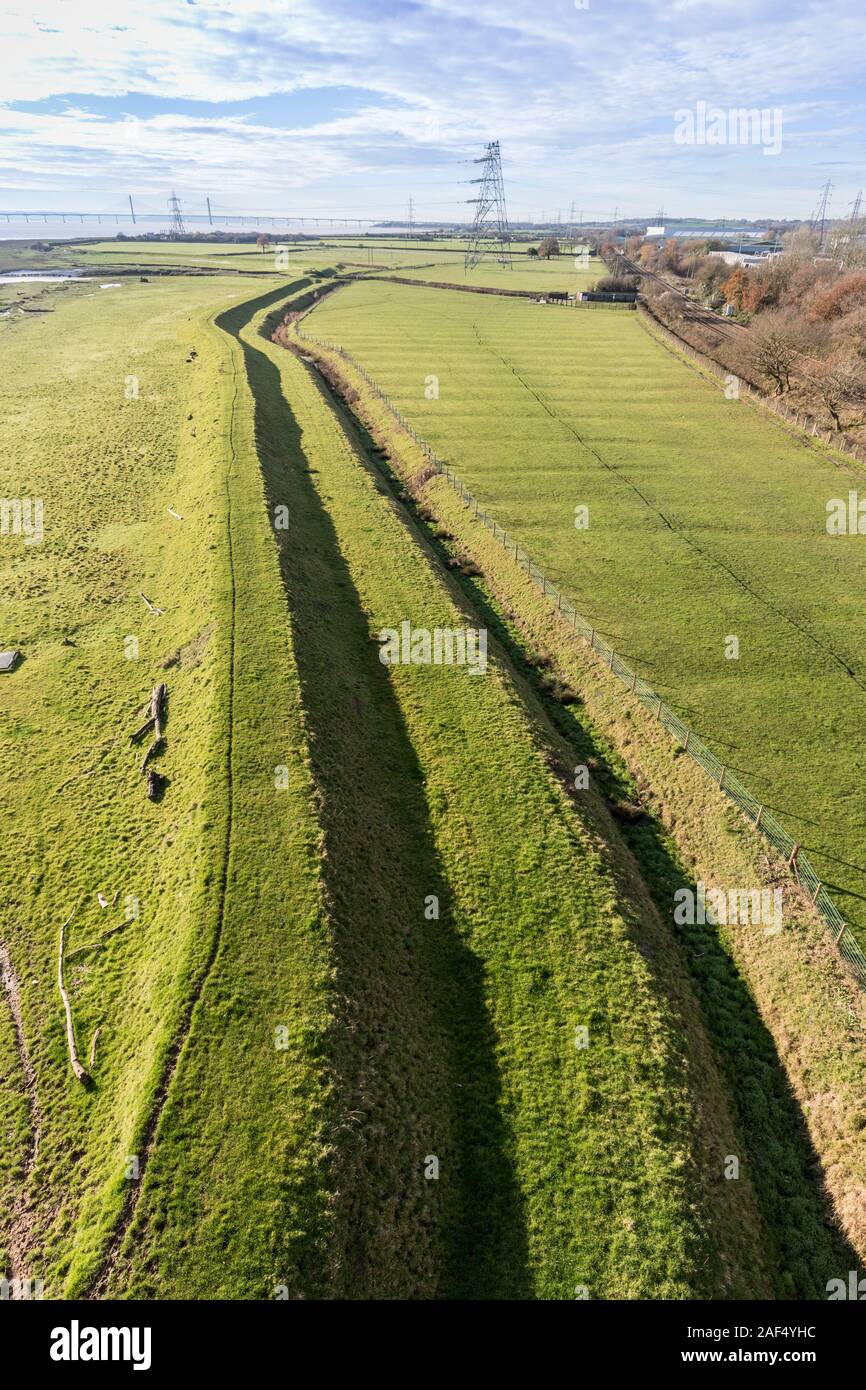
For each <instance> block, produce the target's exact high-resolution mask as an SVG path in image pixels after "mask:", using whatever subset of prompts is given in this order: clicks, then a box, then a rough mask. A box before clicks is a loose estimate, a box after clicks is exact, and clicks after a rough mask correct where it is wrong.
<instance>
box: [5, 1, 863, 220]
mask: <svg viewBox="0 0 866 1390" xmlns="http://www.w3.org/2000/svg"><path fill="white" fill-rule="evenodd" d="M864 34H866V23H864V19H863V17H862V13H861V10H860V7H859V3H855V0H833V3H830V2H829V0H802V3H800V4H799V5H798V6H797V7H796V8H792V7H791V6H790V5H789V4H787V3H785V4H782V3H781V0H761V2H760V3H759V0H725V3H722V0H641V2H640V3H639V2H638V0H590V5H589V8H588V9H586V10H582V9H577V8H576V7H575V5H574V3H573V0H550V2H549V3H548V4H546V5H543V6H532V5H528V4H526V3H525V0H472V3H470V0H421V3H418V4H403V3H400V0H391V2H390V3H386V4H383V3H382V0H270V3H267V4H266V3H263V0H225V3H222V0H197V3H195V4H192V3H185V2H184V0H147V2H146V3H142V0H112V3H111V5H108V4H106V3H105V0H100V3H94V0H75V3H69V0H38V11H36V12H35V13H34V11H33V10H32V9H30V10H29V11H25V9H24V7H23V5H20V6H19V7H18V8H17V9H15V8H12V9H9V8H7V9H6V10H5V11H4V12H3V13H2V14H0V45H2V47H3V50H4V53H5V54H6V55H7V61H6V64H5V68H6V73H5V80H4V90H3V97H4V100H5V101H6V102H7V103H8V102H15V101H18V102H20V101H30V102H32V101H41V100H45V99H47V98H52V97H57V96H60V95H63V94H66V93H76V94H80V99H79V100H78V101H77V103H76V109H75V110H72V109H69V110H67V111H66V112H65V113H63V114H48V113H46V112H44V111H39V110H36V111H13V110H9V109H8V108H7V109H6V110H4V109H3V107H2V106H0V127H2V128H3V130H4V132H5V133H4V137H3V149H2V153H0V167H2V169H3V171H4V175H5V181H6V183H7V185H9V186H10V187H13V188H15V189H16V193H15V194H14V195H9V196H10V197H11V198H12V200H13V201H14V202H18V201H19V198H20V194H19V193H18V192H17V190H23V189H28V188H29V189H33V190H56V191H57V193H58V195H61V194H62V195H64V196H65V197H66V198H67V199H69V198H73V199H77V200H78V201H79V202H80V201H81V199H82V198H84V197H87V198H90V199H91V200H92V201H91V204H90V205H91V206H92V205H94V202H93V200H95V201H97V202H98V201H99V199H100V198H102V200H103V201H104V196H105V195H106V194H110V195H111V196H112V198H113V202H112V204H111V205H112V206H113V205H118V204H119V201H121V200H122V199H123V198H124V197H125V194H126V193H127V192H128V191H129V190H130V189H131V190H132V191H136V190H140V191H141V192H142V194H145V195H146V194H147V193H149V192H152V194H153V196H154V197H156V196H158V195H159V196H161V195H162V192H163V190H164V188H165V185H166V183H170V182H177V183H178V185H179V186H181V188H182V186H183V185H184V181H185V180H186V183H187V185H189V186H190V187H191V189H198V190H201V189H203V188H209V189H211V190H213V189H215V188H217V187H228V188H230V189H231V190H232V194H231V196H232V197H234V198H235V199H236V201H237V202H238V203H240V202H244V201H246V202H247V204H249V200H250V199H252V200H253V201H254V202H258V204H259V210H264V209H265V208H267V207H275V206H282V205H283V203H284V201H285V199H286V198H287V197H292V198H294V197H295V196H296V194H300V193H301V192H302V191H304V190H306V191H308V192H309V196H310V198H311V199H313V200H314V201H315V202H316V204H317V206H324V205H328V206H334V205H336V204H340V205H341V206H343V207H345V206H346V203H347V200H348V201H351V200H352V199H354V200H355V201H356V203H358V204H359V206H360V203H361V202H363V204H364V206H365V207H366V208H368V209H374V208H376V207H381V209H382V210H388V209H390V210H393V209H394V208H395V207H396V206H398V205H402V203H403V202H404V201H405V197H406V195H407V193H408V192H414V194H415V196H416V199H417V201H418V205H419V215H421V216H423V215H424V214H423V210H422V209H423V204H424V197H423V194H424V191H425V188H426V190H427V197H428V202H429V205H430V208H431V209H432V208H434V207H435V208H437V209H441V210H442V211H437V213H435V214H434V215H444V209H445V208H446V206H447V205H448V204H450V215H456V214H457V213H459V211H460V208H461V202H460V200H461V198H462V197H463V196H464V195H465V193H466V192H467V191H468V190H466V189H464V188H461V186H460V185H459V183H458V180H459V179H460V178H461V177H465V175H466V168H465V166H464V167H462V168H461V166H459V165H458V164H457V163H456V162H455V161H456V158H457V157H458V155H464V156H465V154H466V153H468V152H470V151H472V150H474V149H476V148H478V147H479V145H480V143H481V142H482V141H483V140H485V139H488V138H492V137H494V136H495V137H498V138H500V139H501V140H502V142H503V147H504V151H505V155H506V160H507V174H508V177H509V181H510V187H511V188H513V189H514V198H516V200H517V201H518V202H519V203H520V205H521V208H520V211H521V212H524V211H526V210H529V206H534V207H535V208H536V209H537V208H538V207H539V206H540V204H541V203H545V204H546V206H547V207H548V208H549V207H551V206H553V205H556V204H557V203H559V204H565V205H567V203H568V202H569V201H570V199H571V197H572V196H575V197H577V198H578V200H580V198H581V197H583V199H584V201H586V202H594V203H595V204H596V205H598V203H599V200H600V199H601V201H602V203H603V202H605V201H606V200H608V199H609V200H610V201H611V202H617V203H618V204H619V205H620V207H621V208H625V207H630V208H631V209H632V210H634V211H639V210H641V209H644V210H645V209H646V207H647V206H650V207H651V206H653V205H654V204H656V203H658V202H659V201H661V199H662V197H664V199H665V200H666V201H667V203H668V205H669V208H670V207H672V203H673V201H676V202H678V203H680V204H681V210H682V211H684V212H686V211H688V212H701V211H715V210H718V211H723V210H725V209H726V208H727V207H728V206H729V205H731V204H732V203H733V204H736V200H737V198H739V199H740V200H741V201H740V204H739V205H737V207H736V210H737V211H741V212H747V211H748V208H747V207H746V206H745V204H746V203H747V202H748V203H749V204H750V205H751V206H755V204H754V198H755V197H759V198H760V207H761V209H766V210H771V209H772V206H773V197H774V188H773V186H772V185H771V186H768V177H769V176H770V175H768V169H767V161H766V160H764V161H762V160H761V159H760V154H759V152H755V151H751V150H745V151H739V152H738V153H739V156H740V157H739V159H733V160H728V161H727V162H726V177H725V186H724V187H723V188H719V189H718V190H716V192H715V197H716V202H715V204H714V205H713V207H711V208H707V207H706V206H702V207H698V206H696V204H695V202H694V201H691V202H690V201H689V191H690V187H694V186H696V184H695V183H694V179H695V172H696V170H697V169H698V167H700V169H701V179H700V182H701V183H702V184H703V185H704V186H705V188H706V191H705V193H704V195H703V200H702V201H703V202H704V203H705V200H706V199H707V198H711V197H712V196H713V193H714V190H713V189H712V178H713V177H714V176H715V174H716V171H717V170H718V168H719V167H720V161H719V158H718V157H717V156H714V155H713V154H712V153H710V152H707V151H706V150H704V151H702V152H699V158H698V156H695V154H694V152H692V157H691V158H679V157H677V151H676V149H675V147H674V146H673V144H672V140H671V136H672V130H673V113H674V112H675V111H676V110H677V109H678V108H681V107H683V106H687V105H691V104H693V103H694V102H695V101H697V100H705V101H707V102H709V103H711V104H721V105H724V106H754V105H757V106H781V107H782V109H783V112H784V116H785V130H786V135H787V136H788V139H787V140H786V146H785V151H784V153H783V156H782V157H781V158H780V160H779V162H778V164H777V165H776V166H775V167H774V169H773V171H772V177H773V178H774V179H778V180H779V184H780V188H781V186H782V185H783V186H784V189H785V195H784V196H785V198H786V199H788V200H789V203H790V189H791V187H793V188H797V187H799V186H802V188H803V190H804V192H803V196H804V198H805V199H806V201H807V202H808V200H809V198H810V197H811V183H812V182H814V181H815V180H814V168H815V157H816V151H817V154H818V156H820V151H821V149H822V147H826V150H827V157H828V158H832V159H834V160H838V159H841V160H846V159H850V160H851V161H852V162H853V161H855V160H856V158H857V157H858V156H857V150H858V149H859V148H861V147H862V130H863V110H862V108H861V107H859V106H857V105H856V104H855V102H854V99H853V98H852V97H850V95H849V97H848V98H847V105H846V102H845V101H843V100H841V99H840V98H841V95H842V94H843V93H844V92H845V89H846V88H850V89H851V90H852V91H853V90H854V88H855V86H856V84H858V83H859V82H860V73H861V70H862V60H863V50H864V42H863V40H864ZM330 87H333V88H345V87H353V88H356V89H357V88H362V89H364V90H365V91H366V92H368V93H369V94H370V95H369V97H368V98H367V99H366V100H365V101H364V104H363V106H362V108H361V109H360V110H355V111H352V112H350V113H349V114H346V113H345V103H343V111H342V113H341V112H340V105H341V103H340V100H339V98H338V97H337V96H335V99H334V105H333V110H332V111H331V112H326V114H324V115H322V103H321V97H320V96H318V95H317V98H316V102H315V105H312V104H311V105H310V108H309V113H308V115H307V117H306V119H305V120H303V121H301V122H299V121H298V120H297V118H294V117H293V118H292V119H289V118H288V117H287V120H286V129H285V130H284V131H282V132H280V133H275V131H274V129H273V128H272V127H271V126H270V125H268V124H265V123H263V122H261V121H257V117H256V114H255V113H253V114H252V115H250V116H245V117H241V116H238V115H233V114H228V113H225V112H224V111H223V112H221V107H224V106H225V104H226V103H230V102H231V103H236V102H241V101H252V102H253V104H255V102H257V101H264V100H266V99H269V98H273V97H274V96H275V95H276V94H280V93H291V92H295V93H301V94H303V93H304V92H308V91H310V89H316V91H317V94H318V93H319V92H320V91H321V89H323V88H330ZM128 93H139V94H142V95H145V96H149V97H152V98H158V99H159V100H160V101H161V102H162V103H164V105H165V114H160V115H158V116H153V117H150V118H148V119H141V120H133V121H130V120H128V119H124V118H123V116H121V115H118V116H112V118H110V119H108V118H106V119H97V118H94V116H93V114H92V113H88V111H87V109H86V108H87V101H86V99H85V98H86V97H91V98H93V99H100V98H102V99H105V98H117V97H123V96H125V95H126V94H128ZM182 100H185V101H198V102H207V103H211V104H212V106H213V112H212V114H210V113H209V114H208V115H207V116H199V115H195V116H191V115H188V114H184V113H183V110H174V111H172V109H171V108H172V103H179V102H181V101H182ZM82 108H83V109H82ZM97 109H98V108H97ZM809 123H811V128H808V127H809ZM825 125H826V126H827V127H828V129H827V130H826V131H825V132H824V134H823V135H822V129H823V127H824V126H825ZM830 127H833V128H835V129H836V131H837V133H836V134H835V135H833V136H831V135H830V131H829V128H830ZM843 127H844V128H845V129H846V130H847V131H849V132H850V134H847V135H842V136H840V135H839V134H838V131H839V130H840V129H842V128H843ZM840 141H841V148H840V147H839V146H840ZM806 146H808V149H809V154H810V160H809V164H808V166H805V167H803V166H802V165H798V164H797V161H798V160H799V159H801V158H802V157H803V150H804V148H806ZM437 152H438V153H437ZM729 153H731V152H729ZM431 154H436V155H437V157H438V161H439V163H438V166H437V165H436V163H435V161H434V162H433V164H431V161H430V156H431ZM578 165H579V166H580V168H581V169H582V170H586V173H585V174H583V175H581V179H582V184H581V186H579V187H574V186H573V184H574V179H573V175H572V171H573V170H574V169H575V168H576V167H577V166H578ZM590 165H591V166H592V167H589V166H590ZM686 175H687V176H686ZM851 177H852V180H853V181H854V182H856V179H857V175H856V172H855V171H853V170H852V174H851ZM689 179H692V180H693V183H692V184H691V185H690V183H689ZM336 180H340V182H341V185H342V186H341V188H340V190H339V192H338V191H337V190H336V189H335V186H334V185H335V181H336ZM449 181H450V182H449ZM660 185H661V186H660ZM807 188H809V192H808V193H807V192H806V191H805V190H806V189H807ZM377 189H378V191H377ZM112 190H114V191H113V193H112ZM434 190H435V193H434ZM226 196H228V195H226ZM323 200H324V202H323ZM10 205H11V204H10V203H9V202H7V203H6V206H10ZM19 205H20V203H19ZM731 210H732V211H733V210H734V209H733V207H732V209H731ZM801 210H803V209H802V207H800V208H798V207H796V206H790V205H787V206H785V207H780V208H779V209H778V211H779V212H797V211H801Z"/></svg>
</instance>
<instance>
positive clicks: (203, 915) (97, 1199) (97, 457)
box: [0, 279, 248, 1296]
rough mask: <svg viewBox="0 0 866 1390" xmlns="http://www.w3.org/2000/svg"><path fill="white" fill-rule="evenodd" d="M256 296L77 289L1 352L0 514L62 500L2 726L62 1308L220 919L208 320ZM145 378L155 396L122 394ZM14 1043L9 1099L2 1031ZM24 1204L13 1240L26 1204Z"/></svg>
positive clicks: (25, 589) (220, 451) (215, 366)
mask: <svg viewBox="0 0 866 1390" xmlns="http://www.w3.org/2000/svg"><path fill="white" fill-rule="evenodd" d="M244 292H247V293H248V291H245V288H244V286H243V285H242V284H241V283H238V282H236V281H234V280H224V281H220V280H219V279H207V280H193V281H190V280H187V281H184V280H182V279H177V280H162V281H160V282H159V283H155V282H154V283H151V284H149V285H139V284H138V283H137V282H128V283H126V284H124V286H123V288H122V289H121V290H117V291H111V292H105V293H102V294H100V292H99V291H98V290H95V289H94V288H93V287H92V286H91V287H90V289H89V291H88V290H87V289H85V288H84V287H81V288H80V289H79V288H76V292H75V294H73V295H67V296H64V297H63V298H62V299H58V302H57V308H56V312H55V314H54V315H53V316H52V317H50V318H49V317H48V316H40V317H38V318H33V319H26V320H24V319H22V320H20V321H19V322H17V323H15V325H14V327H13V326H11V325H9V324H6V325H4V326H3V331H2V332H0V357H2V358H3V359H5V360H4V365H3V368H2V370H3V376H4V380H5V381H6V383H7V396H6V400H7V405H6V411H5V415H4V422H3V432H4V447H3V451H2V464H0V473H2V479H0V494H2V495H3V496H4V497H21V496H27V497H31V498H42V499H44V516H45V520H44V528H45V534H44V540H43V542H42V544H41V545H34V546H25V545H24V544H23V539H22V537H20V536H12V535H10V536H4V537H3V538H2V540H0V592H2V601H3V606H2V614H3V618H2V633H0V645H2V646H3V647H6V646H16V647H20V648H21V650H22V651H23V653H24V661H23V663H22V664H21V665H20V667H19V669H18V670H17V671H16V672H15V673H14V674H13V675H12V676H8V677H4V686H3V707H2V711H0V765H2V778H3V782H4V787H5V795H4V802H3V811H2V818H3V825H2V832H0V859H2V878H3V882H4V885H5V887H4V895H3V903H2V909H0V914H2V915H0V939H2V940H3V941H4V943H5V944H6V945H7V946H8V948H9V951H10V954H11V957H12V960H13V964H14V966H15V968H16V971H17V974H18V977H19V979H20V981H21V986H22V996H23V1011H24V1021H25V1026H26V1030H27V1034H28V1039H29V1043H30V1049H31V1055H32V1057H33V1062H34V1065H35V1068H36V1072H37V1078H38V1092H39V1100H40V1108H41V1111H42V1115H43V1121H44V1123H43V1133H42V1137H41V1143H40V1149H39V1161H38V1164H37V1168H36V1171H35V1174H34V1183H33V1191H32V1193H31V1194H29V1196H30V1197H31V1199H32V1200H33V1202H34V1207H35V1210H34V1221H35V1224H34V1229H33V1235H32V1239H31V1241H30V1248H29V1256H28V1262H29V1269H30V1273H31V1275H32V1277H41V1278H43V1279H44V1281H45V1288H46V1293H47V1294H49V1296H51V1295H53V1296H58V1295H59V1294H60V1293H61V1292H62V1291H63V1290H64V1289H65V1288H73V1287H77V1286H80V1284H81V1282H82V1280H85V1279H86V1277H87V1276H88V1273H89V1272H92V1270H93V1269H94V1267H95V1264H96V1262H97V1261H98V1259H99V1255H100V1250H101V1248H102V1244H103V1241H104V1239H105V1237H106V1236H107V1234H108V1232H109V1230H110V1229H111V1226H112V1224H113V1223H114V1222H115V1220H116V1218H117V1216H118V1214H119V1210H120V1205H121V1203H122V1201H123V1196H124V1192H125V1186H124V1181H123V1173H124V1170H125V1167H126V1161H127V1157H128V1156H129V1155H132V1154H135V1153H137V1152H138V1147H137V1146H138V1145H139V1143H140V1137H141V1132H142V1126H143V1124H144V1122H145V1117H146V1115H147V1113H148V1109H149V1104H150V1099H151V1097H152V1094H153V1091H154V1088H155V1086H156V1085H157V1082H158V1078H159V1075H160V1073H161V1069H162V1066H163V1063H164V1058H165V1056H166V1055H167V1052H168V1050H169V1048H170V1046H171V1041H172V1038H173V1036H174V1033H175V1031H176V1029H177V1026H178V1023H179V1020H180V1019H181V1018H182V1016H183V1009H184V1000H185V998H186V996H187V995H188V994H189V991H190V990H191V989H192V988H193V987H194V983H195V981H196V979H197V978H198V976H199V974H200V972H201V969H202V967H203V964H204V962H205V960H206V958H207V953H208V950H209V944H210V941H211V938H212V934H213V930H214V922H215V920H216V913H217V901H216V899H217V895H218V881H219V877H218V871H219V863H220V855H221V850H222V846H223V843H224V838H225V826H224V821H225V797H224V786H223V769H224V762H225V738H226V717H227V715H226V705H225V681H226V656H227V629H226V593H225V586H226V575H225V563H226V560H225V514H224V475H225V457H226V455H225V449H226V443H225V437H224V434H223V420H224V395H223V392H224V389H225V388H226V387H227V385H228V377H227V376H224V375H221V372H222V373H223V374H225V373H227V370H228V357H227V355H226V354H225V353H224V352H223V355H222V356H220V355H219V352H218V349H217V348H216V346H215V345H214V344H213V343H212V342H211V339H210V337H209V336H208V334H209V330H208V329H207V320H208V318H209V316H210V314H211V313H212V312H213V309H214V308H215V307H218V306H220V305H226V304H229V303H231V302H232V300H234V299H236V298H237V297H238V296H239V295H240V294H243V293H244ZM210 333H211V334H212V333H213V330H210ZM192 347H195V348H196V351H197V354H198V355H197V357H196V358H195V359H193V360H192V361H187V358H188V357H189V356H190V348H192ZM131 376H135V377H137V380H138V387H139V394H138V399H127V398H126V395H125V391H126V388H127V386H128V385H129V383H128V378H129V377H131ZM170 506H171V507H173V508H174V509H175V510H176V511H177V512H179V513H180V514H181V515H182V516H183V517H184V521H183V522H182V523H180V522H177V521H175V520H174V519H173V518H172V517H171V516H170V515H169V514H168V507H170ZM139 591H142V592H144V593H145V594H147V595H148V597H150V598H151V599H152V600H153V601H154V602H155V603H156V604H157V605H158V606H160V607H164V609H165V613H164V615H163V616H162V617H161V618H157V617H155V616H154V615H153V614H151V613H150V612H149V610H148V609H147V608H146V606H145V604H144V603H143V601H142V599H141V598H140V597H139ZM64 638H66V639H67V640H68V643H69V645H64ZM130 639H134V640H135V641H137V643H138V648H137V656H136V657H135V659H128V653H130V652H132V651H134V648H133V646H132V645H131V643H130ZM178 653H179V656H177V659H174V658H175V654H178ZM166 661H171V665H170V666H169V667H168V668H167V669H166V666H165V663H166ZM162 679H165V680H166V681H167V683H168V686H169V723H168V728H167V738H168V744H167V750H166V753H165V755H164V756H163V757H162V758H161V759H160V766H161V768H162V770H163V771H164V773H165V774H166V775H167V776H168V777H169V778H170V784H169V788H168V791H167V793H166V796H165V798H164V800H163V801H162V803H160V804H158V805H154V804H152V803H150V802H149V801H148V800H147V798H146V796H145V793H144V783H143V779H142V778H140V777H139V776H138V770H137V764H138V761H139V760H140V757H141V753H140V752H138V753H136V751H135V750H132V749H130V747H129V745H128V738H127V736H128V734H129V733H130V732H131V731H132V730H133V729H135V728H136V727H137V725H138V724H139V723H140V722H141V716H140V714H138V713H137V711H138V708H139V706H140V705H141V703H142V701H144V700H146V699H147V698H148V696H149V692H150V690H151V688H152V687H153V685H155V684H156V682H157V681H158V680H162ZM97 891H102V892H103V893H104V894H106V895H107V896H108V897H109V899H111V898H112V897H113V895H114V894H115V893H118V894H119V897H118V900H117V905H116V906H115V907H114V908H112V909H109V910H107V911H104V912H103V911H101V910H100V908H99V906H98V904H97V901H96V893H97ZM127 899H129V900H130V902H131V900H132V899H135V900H137V904H138V908H139V915H138V916H137V917H135V918H133V919H132V920H130V921H129V923H128V925H127V926H126V927H125V928H124V929H123V930H121V931H119V932H118V933H117V934H116V935H115V936H113V937H111V938H110V939H109V940H108V941H107V942H106V943H105V945H104V946H102V948H101V949H97V950H93V951H87V952H84V953H83V954H81V955H79V956H77V957H76V956H74V955H73V954H72V953H74V952H76V951H78V950H79V948H81V947H84V946H87V945H89V944H90V943H93V942H94V941H96V940H97V938H98V936H99V934H100V933H101V932H102V931H103V930H105V929H106V927H108V926H109V925H111V926H114V925H119V923H120V922H121V921H123V920H124V916H125V905H126V902H127ZM76 905H77V912H76V916H75V918H74V920H73V922H72V924H71V927H70V934H69V940H68V949H69V952H70V959H69V961H68V965H67V983H68V987H69V989H70V993H71V997H72V1007H73V1013H74V1019H75V1026H76V1030H77V1035H78V1042H79V1050H80V1052H81V1053H82V1055H83V1057H84V1059H85V1062H86V1059H87V1054H88V1052H89V1047H90V1040H91V1036H92V1034H93V1032H94V1029H95V1028H96V1027H97V1026H101V1028H102V1033H101V1036H100V1039H99V1045H98V1051H97V1056H96V1062H95V1064H94V1067H93V1075H94V1082H95V1085H94V1087H93V1089H92V1090H89V1091H86V1090H84V1089H83V1088H82V1087H81V1086H80V1085H79V1084H78V1083H77V1082H76V1081H75V1080H74V1078H73V1076H72V1072H71V1069H70V1067H69V1062H68V1058H67V1055H66V1044H65V1038H64V1032H63V1015H62V1006H61V1003H60V999H59V995H58V993H57V988H56V968H57V942H58V933H59V928H60V924H61V923H62V922H63V921H64V920H65V919H66V918H67V917H68V916H69V914H70V912H71V911H72V909H73V908H74V907H76ZM2 1046H3V1071H4V1076H6V1077H8V1078H11V1077H12V1076H14V1074H15V1070H16V1069H15V1066H14V1058H12V1057H11V1054H10V1045H9V1041H8V1040H7V1039H6V1038H5V1032H4V1039H3V1042H2ZM18 1161H19V1162H20V1158H19V1160H18ZM5 1176H8V1172H7V1173H6V1174H5ZM3 1195H4V1200H3V1202H2V1210H3V1213H4V1224H5V1221H6V1219H7V1218H8V1217H9V1215H10V1213H13V1193H12V1191H11V1188H10V1185H8V1184H7V1185H6V1187H5V1191H4V1194H3Z"/></svg>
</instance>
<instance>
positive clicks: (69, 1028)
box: [57, 908, 90, 1086]
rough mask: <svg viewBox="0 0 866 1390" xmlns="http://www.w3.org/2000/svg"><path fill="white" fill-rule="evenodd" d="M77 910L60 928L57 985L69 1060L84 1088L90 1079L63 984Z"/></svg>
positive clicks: (73, 910)
mask: <svg viewBox="0 0 866 1390" xmlns="http://www.w3.org/2000/svg"><path fill="white" fill-rule="evenodd" d="M75 912H76V909H75V908H73V909H72V912H71V914H70V915H69V917H67V919H66V921H65V922H64V923H63V926H62V927H61V928H60V956H59V959H58V964H57V984H58V987H59V989H60V997H61V999H62V1000H63V1007H64V1009H65V1010H66V1042H67V1045H68V1047H69V1060H70V1062H71V1063H72V1070H73V1071H74V1073H75V1076H76V1079H77V1080H78V1081H80V1082H81V1084H82V1086H89V1085H90V1077H89V1076H88V1074H87V1072H86V1071H85V1070H84V1068H83V1066H82V1065H81V1063H80V1062H79V1060H78V1049H77V1048H76V1046H75V1029H74V1027H73V1025H72V1007H71V1005H70V1003H69V995H68V994H67V993H66V986H65V984H64V983H63V948H64V946H65V944H66V928H67V927H68V926H69V923H70V922H71V921H72V918H73V917H74V916H75Z"/></svg>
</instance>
